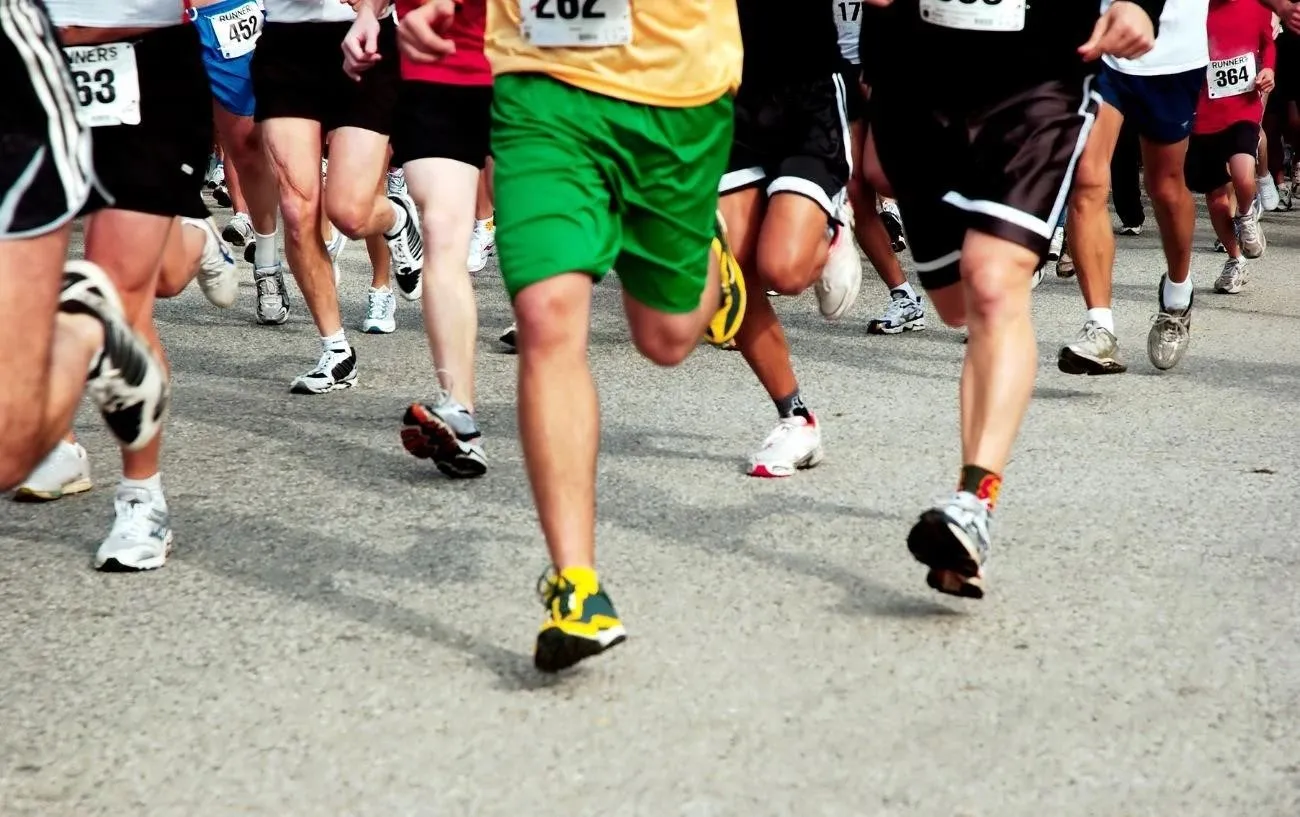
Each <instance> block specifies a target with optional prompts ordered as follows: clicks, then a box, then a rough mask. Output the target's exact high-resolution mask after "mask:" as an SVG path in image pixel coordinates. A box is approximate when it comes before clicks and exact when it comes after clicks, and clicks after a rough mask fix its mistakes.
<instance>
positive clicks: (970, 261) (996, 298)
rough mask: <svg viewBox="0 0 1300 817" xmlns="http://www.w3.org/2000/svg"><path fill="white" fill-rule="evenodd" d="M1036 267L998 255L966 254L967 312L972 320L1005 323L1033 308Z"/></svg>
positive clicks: (963, 280)
mask: <svg viewBox="0 0 1300 817" xmlns="http://www.w3.org/2000/svg"><path fill="white" fill-rule="evenodd" d="M1033 274H1034V270H1033V269H1032V268H1030V266H1029V264H1028V263H1026V264H1021V263H1019V262H1017V261H1014V260H1009V259H1007V258H1004V257H998V256H997V255H988V256H984V257H980V256H976V257H971V258H966V257H963V258H962V285H963V286H964V287H965V312H966V317H967V318H968V319H969V321H970V322H971V323H983V324H989V323H1001V322H1005V321H1007V320H1010V319H1012V318H1015V317H1017V316H1019V315H1021V314H1028V312H1029V292H1030V286H1029V282H1030V278H1031V277H1032V276H1033Z"/></svg>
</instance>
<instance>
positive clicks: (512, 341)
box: [497, 323, 519, 353]
mask: <svg viewBox="0 0 1300 817" xmlns="http://www.w3.org/2000/svg"><path fill="white" fill-rule="evenodd" d="M518 337H519V324H517V323H512V324H510V326H509V328H507V329H506V331H504V332H502V333H501V337H499V338H497V340H499V341H501V345H503V346H505V347H506V351H507V352H512V353H513V352H517V351H518V350H519V348H518Z"/></svg>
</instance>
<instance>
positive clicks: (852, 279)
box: [813, 202, 862, 321]
mask: <svg viewBox="0 0 1300 817" xmlns="http://www.w3.org/2000/svg"><path fill="white" fill-rule="evenodd" d="M813 289H814V290H815V291H816V293H817V305H818V306H819V307H820V308H821V311H822V317H824V318H826V320H828V321H835V320H839V319H840V318H842V317H844V316H845V315H846V314H848V311H849V310H850V309H852V308H853V302H854V301H856V300H857V299H858V292H859V291H860V290H861V289H862V257H861V256H859V255H858V248H857V245H855V244H854V243H853V207H852V206H850V205H849V203H848V202H844V204H843V205H841V208H840V223H838V224H836V225H835V235H834V237H833V238H832V239H831V249H830V253H829V254H828V255H827V257H826V266H825V267H823V268H822V276H821V278H820V279H818V281H817V283H816V284H815V285H814V286H813Z"/></svg>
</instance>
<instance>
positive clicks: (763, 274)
mask: <svg viewBox="0 0 1300 817" xmlns="http://www.w3.org/2000/svg"><path fill="white" fill-rule="evenodd" d="M757 263H758V276H759V278H761V279H762V283H761V286H762V287H763V288H764V289H770V290H772V291H774V292H776V293H778V294H781V295H787V296H794V295H799V294H801V293H802V292H803V291H804V290H806V289H807V288H808V287H809V286H810V285H811V284H812V282H813V280H814V279H815V278H816V275H815V273H816V272H817V265H816V259H815V258H813V257H811V254H810V253H808V252H807V251H806V250H802V249H801V248H799V247H796V246H793V243H792V242H790V243H785V244H783V245H780V246H770V245H769V246H767V247H764V248H763V250H762V251H760V252H759V254H758V261H757Z"/></svg>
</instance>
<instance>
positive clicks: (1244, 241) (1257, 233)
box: [1233, 204, 1268, 258]
mask: <svg viewBox="0 0 1300 817" xmlns="http://www.w3.org/2000/svg"><path fill="white" fill-rule="evenodd" d="M1233 222H1234V225H1235V226H1236V228H1237V240H1238V241H1240V242H1241V251H1242V253H1244V254H1245V256H1246V257H1247V258H1259V257H1260V256H1261V255H1263V254H1264V250H1266V249H1268V241H1267V239H1265V238H1264V231H1263V230H1262V229H1261V228H1260V226H1259V209H1258V205H1257V204H1256V205H1252V206H1251V208H1250V212H1249V213H1242V214H1241V215H1239V216H1236V217H1235V218H1233Z"/></svg>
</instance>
